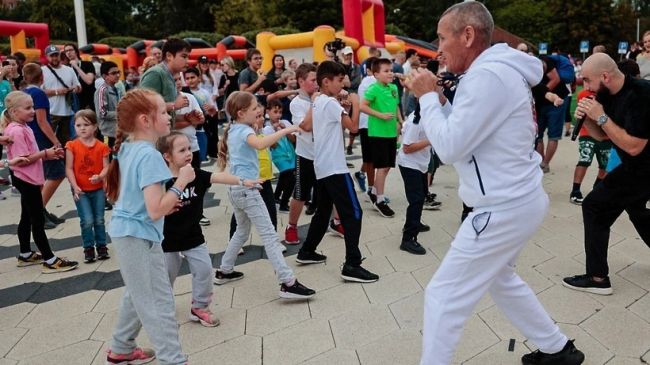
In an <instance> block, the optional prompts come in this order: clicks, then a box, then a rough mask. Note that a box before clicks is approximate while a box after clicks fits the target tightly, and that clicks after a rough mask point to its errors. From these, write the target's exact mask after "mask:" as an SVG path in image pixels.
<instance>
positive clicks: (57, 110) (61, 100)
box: [41, 65, 80, 116]
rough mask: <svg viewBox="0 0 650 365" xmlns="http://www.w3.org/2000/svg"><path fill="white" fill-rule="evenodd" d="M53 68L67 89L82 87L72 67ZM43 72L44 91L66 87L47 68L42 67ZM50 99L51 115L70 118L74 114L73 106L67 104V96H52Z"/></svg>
mask: <svg viewBox="0 0 650 365" xmlns="http://www.w3.org/2000/svg"><path fill="white" fill-rule="evenodd" d="M52 68H53V69H54V71H55V72H56V74H57V75H59V77H60V78H61V80H62V81H63V82H64V83H65V84H66V86H67V87H74V86H80V85H79V79H78V78H77V75H76V74H75V73H74V70H73V69H72V67H69V66H66V65H60V66H59V68H54V67H52ZM41 70H43V86H42V87H43V90H45V89H60V88H64V87H65V86H64V85H63V84H61V82H59V80H58V79H57V78H56V76H54V74H53V73H52V72H51V71H50V69H49V68H48V67H47V66H41ZM49 99H50V114H51V115H57V116H68V115H72V114H73V113H72V108H71V106H70V105H68V104H67V103H66V102H65V95H61V94H59V95H53V96H50V97H49Z"/></svg>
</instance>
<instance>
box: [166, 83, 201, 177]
mask: <svg viewBox="0 0 650 365" xmlns="http://www.w3.org/2000/svg"><path fill="white" fill-rule="evenodd" d="M174 82H176V91H177V92H178V93H179V94H181V95H184V96H185V97H186V98H187V100H188V101H189V105H188V106H186V107H183V108H181V109H179V110H178V113H179V114H188V113H195V114H196V115H197V118H196V120H195V122H194V123H192V122H190V121H188V120H182V121H176V124H175V125H174V128H175V129H176V130H177V131H179V132H181V133H183V134H184V135H186V136H187V138H188V139H189V140H190V148H191V149H192V167H194V168H195V169H198V168H199V167H201V152H200V151H201V148H200V147H199V136H198V134H199V131H198V130H197V128H198V127H200V126H201V125H202V124H203V123H204V122H205V117H204V116H203V110H201V107H200V106H199V102H198V101H197V100H196V98H195V97H194V95H192V94H190V93H186V92H183V91H181V89H182V88H183V85H182V82H181V74H180V73H177V74H176V75H174ZM200 133H202V137H204V139H206V138H207V137H205V131H203V129H201V132H200ZM204 156H205V155H204Z"/></svg>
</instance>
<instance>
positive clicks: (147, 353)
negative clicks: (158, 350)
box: [106, 347, 156, 365]
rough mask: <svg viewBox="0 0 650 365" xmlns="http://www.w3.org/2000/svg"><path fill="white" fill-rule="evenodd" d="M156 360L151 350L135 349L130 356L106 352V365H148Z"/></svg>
mask: <svg viewBox="0 0 650 365" xmlns="http://www.w3.org/2000/svg"><path fill="white" fill-rule="evenodd" d="M155 358H156V354H155V353H154V351H153V350H152V349H143V348H140V347H136V348H135V349H134V350H133V351H131V353H130V354H116V353H114V352H112V351H111V350H108V355H107V356H106V365H141V364H148V363H150V362H152V361H153V360H154V359H155Z"/></svg>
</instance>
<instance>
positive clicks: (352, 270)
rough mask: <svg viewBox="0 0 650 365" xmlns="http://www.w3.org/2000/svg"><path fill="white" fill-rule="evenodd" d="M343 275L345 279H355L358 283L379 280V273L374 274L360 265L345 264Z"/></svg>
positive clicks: (342, 270)
mask: <svg viewBox="0 0 650 365" xmlns="http://www.w3.org/2000/svg"><path fill="white" fill-rule="evenodd" d="M341 277H342V278H343V280H345V281H354V282H357V283H374V282H375V281H377V280H379V275H377V274H373V273H371V272H370V271H368V270H366V269H364V268H363V267H361V265H359V266H350V265H347V264H344V265H343V268H342V269H341Z"/></svg>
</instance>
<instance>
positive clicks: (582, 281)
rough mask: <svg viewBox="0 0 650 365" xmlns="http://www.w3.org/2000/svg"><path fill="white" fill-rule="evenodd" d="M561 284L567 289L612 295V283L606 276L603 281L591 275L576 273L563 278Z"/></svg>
mask: <svg viewBox="0 0 650 365" xmlns="http://www.w3.org/2000/svg"><path fill="white" fill-rule="evenodd" d="M562 285H564V286H566V287H567V288H569V289H573V290H578V291H583V292H586V293H591V294H598V295H612V293H613V291H612V284H611V283H610V281H609V278H608V277H606V278H605V279H604V280H603V281H596V280H594V278H593V276H591V275H576V276H570V277H567V278H564V280H562Z"/></svg>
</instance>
